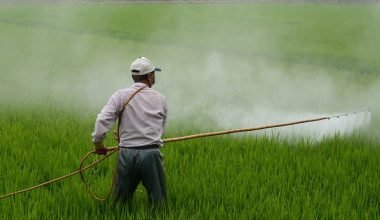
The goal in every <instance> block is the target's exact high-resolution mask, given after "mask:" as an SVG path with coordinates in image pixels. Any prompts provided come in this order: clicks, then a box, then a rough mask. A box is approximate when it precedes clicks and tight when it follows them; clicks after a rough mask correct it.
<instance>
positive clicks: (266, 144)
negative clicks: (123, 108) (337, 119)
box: [0, 3, 380, 219]
mask: <svg viewBox="0 0 380 220" xmlns="http://www.w3.org/2000/svg"><path fill="white" fill-rule="evenodd" d="M378 36H380V6H378V5H375V4H372V5H371V4H367V5H354V4H350V5H344V4H274V3H272V4H258V3H255V4H112V5H111V4H71V5H70V4H30V5H21V4H19V5H12V4H3V5H1V4H0V147H1V148H0V149H1V151H0V196H1V195H3V194H6V193H9V192H13V191H16V190H19V189H23V188H27V187H29V186H32V185H35V184H38V183H41V182H44V181H48V180H50V179H53V178H55V177H58V176H61V175H64V174H67V173H69V172H71V171H74V170H76V169H77V168H78V166H79V162H80V159H81V157H82V156H83V155H84V154H85V153H87V152H88V151H90V150H92V145H91V132H92V130H93V126H94V122H95V118H96V115H97V113H98V112H99V111H100V109H101V108H102V107H103V105H104V104H105V103H106V101H107V99H108V97H109V96H110V95H111V94H112V93H113V92H114V91H116V90H117V89H120V88H123V87H125V86H128V85H130V84H131V83H132V79H131V77H130V76H129V65H130V63H131V62H132V61H133V60H134V59H135V58H136V57H138V56H146V57H148V58H150V59H151V60H152V61H153V62H154V63H155V64H157V65H158V66H160V67H161V68H162V69H163V71H162V72H161V73H159V75H158V74H157V76H156V77H157V83H156V85H155V88H156V89H157V90H158V91H160V92H161V93H163V94H164V95H165V96H166V97H167V102H168V105H169V123H168V127H167V132H166V134H165V136H164V138H169V137H177V136H182V135H187V134H194V133H201V132H207V131H218V130H226V129H233V128H241V127H253V126H258V125H263V124H271V123H279V122H288V121H291V120H295V119H297V120H299V119H307V118H310V117H311V118H313V117H316V116H320V115H326V114H327V115H331V114H336V113H341V112H348V111H351V110H355V109H358V108H362V107H370V108H371V112H372V120H371V124H370V126H368V127H366V128H363V129H360V130H356V131H355V132H354V133H352V134H350V135H349V134H339V133H337V134H333V133H331V135H330V136H323V137H319V138H314V137H312V136H304V135H303V134H302V132H301V133H298V134H293V135H289V136H288V135H286V134H285V135H283V132H285V133H286V131H287V129H279V130H273V131H269V132H268V133H262V132H260V133H254V132H251V133H244V134H241V135H229V136H228V135H227V136H219V137H211V138H205V139H197V140H189V141H183V142H175V143H168V144H166V145H165V147H164V148H163V149H162V152H163V154H164V155H165V164H164V165H165V171H166V177H167V188H168V210H166V211H164V212H160V213H152V212H150V211H149V206H148V201H147V197H146V193H145V189H144V188H143V187H142V186H139V188H138V191H137V192H136V194H135V198H134V201H133V207H132V211H131V212H128V211H127V209H126V208H125V207H124V206H123V205H122V204H116V205H114V204H113V203H112V199H111V200H109V201H107V202H105V203H99V202H96V201H95V200H93V199H92V198H91V197H90V195H89V194H88V193H87V192H86V191H85V187H84V186H83V184H82V183H81V181H80V179H79V176H75V177H71V178H69V179H66V180H64V181H61V182H58V183H54V184H52V185H49V186H46V187H43V188H40V189H37V190H35V191H32V192H28V193H25V194H19V195H17V196H14V197H10V198H5V199H2V200H0V219H124V218H131V219H146V218H148V219H149V218H159V219H379V218H380V185H379V182H380V172H379V167H380V140H379V138H378V136H379V134H380V132H379V130H380V118H379V117H378V114H379V113H380V105H379V101H378V100H379V99H380V93H379V89H380V38H379V37H378ZM328 124H329V122H326V124H325V126H328ZM339 125H340V126H345V125H343V124H342V123H341V124H339ZM307 126H313V125H311V124H310V125H306V127H307ZM322 126H324V124H322ZM296 128H297V127H296ZM301 130H302V129H301ZM318 131H319V130H318ZM106 144H107V145H108V146H115V145H116V142H115V141H114V140H113V139H112V135H108V136H107V140H106ZM93 159H95V157H91V158H90V160H91V161H92V160H93ZM91 161H89V162H87V163H90V162H91ZM114 166H115V156H111V157H110V158H109V159H107V160H106V161H105V162H104V163H102V164H100V165H99V166H97V167H95V169H92V170H89V171H86V172H85V175H86V179H87V180H88V182H89V184H90V186H91V189H92V190H94V191H96V192H97V193H98V194H100V195H105V194H106V193H107V190H108V189H109V186H110V184H111V176H112V172H113V169H114Z"/></svg>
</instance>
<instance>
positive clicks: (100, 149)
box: [94, 142, 108, 155]
mask: <svg viewBox="0 0 380 220" xmlns="http://www.w3.org/2000/svg"><path fill="white" fill-rule="evenodd" d="M94 150H95V153H96V154H98V155H107V151H108V150H107V148H106V147H104V144H103V142H100V143H94Z"/></svg>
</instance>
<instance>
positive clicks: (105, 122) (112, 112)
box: [92, 92, 122, 143]
mask: <svg viewBox="0 0 380 220" xmlns="http://www.w3.org/2000/svg"><path fill="white" fill-rule="evenodd" d="M121 105H122V104H121V98H120V95H119V94H118V92H116V93H114V94H113V95H112V96H111V97H110V98H109V100H108V102H107V104H106V105H105V106H104V107H103V109H102V110H101V112H100V113H99V114H98V116H97V118H96V122H95V129H94V132H93V133H92V143H100V142H102V141H103V140H104V139H105V137H106V134H107V132H108V131H109V130H110V129H111V127H112V125H113V124H114V123H115V121H116V119H117V118H118V116H119V113H120V111H121Z"/></svg>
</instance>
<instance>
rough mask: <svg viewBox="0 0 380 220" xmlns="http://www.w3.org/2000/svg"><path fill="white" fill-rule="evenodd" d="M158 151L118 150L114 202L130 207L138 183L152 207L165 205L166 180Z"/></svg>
mask: <svg viewBox="0 0 380 220" xmlns="http://www.w3.org/2000/svg"><path fill="white" fill-rule="evenodd" d="M162 160H163V156H162V154H161V152H160V150H159V149H144V150H137V149H128V148H120V149H119V158H118V164H117V174H116V182H115V191H114V193H115V201H121V202H124V203H127V204H128V206H129V207H131V202H132V198H133V194H134V193H135V191H136V188H137V186H138V184H139V183H140V181H141V182H142V184H143V186H144V187H145V189H146V191H147V193H148V199H149V203H150V204H151V206H153V207H157V206H162V205H165V202H166V180H165V173H164V170H163V166H162Z"/></svg>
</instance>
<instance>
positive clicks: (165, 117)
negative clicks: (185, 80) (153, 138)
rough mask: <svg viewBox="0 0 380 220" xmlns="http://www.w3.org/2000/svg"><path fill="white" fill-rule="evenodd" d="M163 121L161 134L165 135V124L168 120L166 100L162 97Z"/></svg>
mask: <svg viewBox="0 0 380 220" xmlns="http://www.w3.org/2000/svg"><path fill="white" fill-rule="evenodd" d="M163 102H164V120H163V122H162V127H163V130H162V134H165V131H166V124H167V118H168V108H167V106H166V99H165V97H164V100H163Z"/></svg>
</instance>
